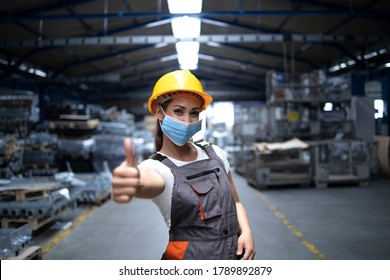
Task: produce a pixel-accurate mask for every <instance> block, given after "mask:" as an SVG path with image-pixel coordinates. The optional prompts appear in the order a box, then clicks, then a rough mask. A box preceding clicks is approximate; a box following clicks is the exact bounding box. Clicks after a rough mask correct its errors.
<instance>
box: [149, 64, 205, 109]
mask: <svg viewBox="0 0 390 280" xmlns="http://www.w3.org/2000/svg"><path fill="white" fill-rule="evenodd" d="M178 91H183V92H192V93H195V94H197V95H198V96H200V97H201V99H202V100H203V102H202V107H201V110H202V111H203V110H204V109H205V108H206V107H207V105H209V104H210V103H211V101H213V98H212V97H211V96H210V95H208V94H207V93H205V92H204V91H203V87H202V84H201V83H200V81H199V80H198V79H197V78H196V77H195V76H194V74H192V73H191V72H190V71H189V70H176V71H173V72H169V73H167V74H165V75H164V76H162V77H161V78H160V79H159V80H158V81H157V82H156V84H155V85H154V88H153V92H152V96H150V98H149V100H148V109H149V111H150V112H151V113H152V114H153V115H154V114H155V110H156V100H157V98H158V97H160V96H163V95H164V96H165V94H167V93H170V92H178ZM167 99H168V98H167Z"/></svg>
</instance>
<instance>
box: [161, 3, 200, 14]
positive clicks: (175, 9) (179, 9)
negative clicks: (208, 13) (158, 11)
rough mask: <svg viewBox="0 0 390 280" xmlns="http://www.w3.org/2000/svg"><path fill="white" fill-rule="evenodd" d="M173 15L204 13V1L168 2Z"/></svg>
mask: <svg viewBox="0 0 390 280" xmlns="http://www.w3.org/2000/svg"><path fill="white" fill-rule="evenodd" d="M168 8H169V12H170V13H171V14H198V13H200V12H201V11H202V0H168Z"/></svg>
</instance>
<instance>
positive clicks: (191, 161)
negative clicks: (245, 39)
mask: <svg viewBox="0 0 390 280" xmlns="http://www.w3.org/2000/svg"><path fill="white" fill-rule="evenodd" d="M211 101H212V98H211V96H209V95H208V94H207V93H205V92H203V87H202V85H201V83H200V82H199V80H198V79H197V78H196V77H195V76H194V75H193V74H192V73H191V72H190V71H188V70H177V71H173V72H170V73H167V74H165V75H164V76H162V77H161V78H160V79H159V80H158V81H157V83H156V85H155V86H154V89H153V93H152V95H151V97H150V98H149V100H148V109H149V111H150V112H151V113H152V114H153V115H154V116H155V117H156V118H157V132H156V138H155V145H156V151H157V152H156V153H155V154H154V155H153V156H152V157H151V158H149V159H147V160H145V161H143V162H142V163H141V164H139V165H138V167H137V166H136V163H135V160H134V154H133V147H132V143H131V141H130V139H126V140H125V142H124V149H125V154H126V160H125V161H124V162H123V163H122V164H121V165H120V166H118V167H117V168H116V169H115V170H114V171H113V179H112V196H113V199H114V201H116V202H118V203H126V202H129V201H130V200H131V199H132V198H133V197H139V198H150V199H152V200H153V202H154V203H155V204H156V205H157V206H158V207H159V209H160V212H161V214H162V215H163V217H164V219H165V222H166V223H167V226H168V228H169V243H168V246H167V249H166V251H165V253H164V254H163V259H243V260H248V259H253V258H254V255H255V248H254V242H253V238H252V233H251V229H250V225H249V220H248V217H247V214H246V212H245V209H244V207H243V205H242V204H241V202H240V200H239V197H238V194H237V191H236V188H235V185H234V182H233V179H232V175H231V173H230V170H229V169H230V166H229V163H228V161H227V159H226V157H225V156H224V154H223V152H222V150H221V149H220V148H219V147H217V146H215V145H211V144H207V145H197V144H194V143H193V142H192V141H191V137H192V136H193V135H194V134H195V133H196V132H198V131H200V129H201V120H199V113H200V112H201V111H203V110H204V109H205V108H206V107H207V105H208V104H210V103H211Z"/></svg>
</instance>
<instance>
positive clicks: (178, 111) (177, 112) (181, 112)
mask: <svg viewBox="0 0 390 280" xmlns="http://www.w3.org/2000/svg"><path fill="white" fill-rule="evenodd" d="M173 112H174V113H175V114H176V115H181V114H183V110H182V109H176V110H174V111H173Z"/></svg>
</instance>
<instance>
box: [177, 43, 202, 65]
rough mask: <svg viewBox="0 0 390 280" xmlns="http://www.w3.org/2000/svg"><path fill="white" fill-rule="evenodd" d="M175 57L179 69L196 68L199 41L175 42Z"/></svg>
mask: <svg viewBox="0 0 390 280" xmlns="http://www.w3.org/2000/svg"><path fill="white" fill-rule="evenodd" d="M176 52H177V55H178V57H177V59H178V61H179V65H180V68H181V69H188V70H196V69H197V68H198V61H199V56H198V54H199V42H177V43H176Z"/></svg>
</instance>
